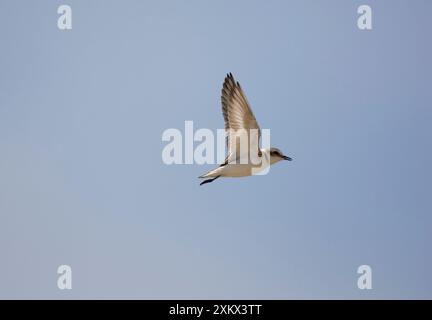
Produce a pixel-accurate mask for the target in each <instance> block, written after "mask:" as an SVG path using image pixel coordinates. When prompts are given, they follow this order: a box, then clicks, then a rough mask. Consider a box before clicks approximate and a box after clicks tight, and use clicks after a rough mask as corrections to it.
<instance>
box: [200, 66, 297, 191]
mask: <svg viewBox="0 0 432 320" xmlns="http://www.w3.org/2000/svg"><path fill="white" fill-rule="evenodd" d="M221 99H222V113H223V116H224V120H225V131H226V133H227V149H228V152H227V153H228V155H227V156H226V158H225V162H224V163H223V164H221V165H220V166H219V167H218V168H216V169H214V170H211V171H209V172H207V173H205V174H203V175H202V176H200V177H199V178H204V179H206V180H204V181H203V182H201V183H200V185H203V184H205V183H209V182H212V181H214V180H216V179H217V178H219V177H246V176H250V175H253V174H254V173H256V172H258V171H260V170H262V165H260V164H257V162H256V161H250V160H251V158H255V159H260V160H261V163H262V162H263V161H264V162H267V163H268V164H269V165H272V164H275V163H276V162H279V161H281V160H288V161H291V160H292V159H291V158H290V157H287V156H285V155H284V154H283V153H282V151H280V150H279V149H278V148H270V149H261V148H260V146H259V141H260V138H261V129H260V127H259V125H258V122H257V121H256V119H255V116H254V114H253V112H252V109H251V107H250V105H249V103H248V101H247V99H246V95H245V94H244V92H243V90H242V88H241V87H240V84H239V83H238V82H236V81H235V80H234V77H233V75H232V74H231V73H229V74H228V75H227V76H226V77H225V81H224V84H223V87H222V96H221ZM254 133H255V134H254ZM243 141H246V143H247V145H246V146H244V145H243V144H244V142H243ZM244 157H247V160H249V161H246V163H245V161H241V160H242V159H244ZM239 160H240V162H239Z"/></svg>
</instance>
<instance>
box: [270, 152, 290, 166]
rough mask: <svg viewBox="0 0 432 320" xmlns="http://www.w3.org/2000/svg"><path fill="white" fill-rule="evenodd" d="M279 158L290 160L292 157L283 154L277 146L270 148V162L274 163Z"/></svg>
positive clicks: (279, 159)
mask: <svg viewBox="0 0 432 320" xmlns="http://www.w3.org/2000/svg"><path fill="white" fill-rule="evenodd" d="M281 160H288V161H291V160H292V159H291V158H290V157H288V156H286V155H284V154H283V153H282V151H280V150H279V149H278V148H270V162H271V163H276V162H278V161H281Z"/></svg>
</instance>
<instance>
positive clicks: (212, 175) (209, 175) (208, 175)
mask: <svg viewBox="0 0 432 320" xmlns="http://www.w3.org/2000/svg"><path fill="white" fill-rule="evenodd" d="M216 170H217V169H214V170H211V171H209V172H206V173H204V174H203V175H200V176H199V177H198V178H200V179H205V178H215V177H217V176H219V175H220V173H218V172H216Z"/></svg>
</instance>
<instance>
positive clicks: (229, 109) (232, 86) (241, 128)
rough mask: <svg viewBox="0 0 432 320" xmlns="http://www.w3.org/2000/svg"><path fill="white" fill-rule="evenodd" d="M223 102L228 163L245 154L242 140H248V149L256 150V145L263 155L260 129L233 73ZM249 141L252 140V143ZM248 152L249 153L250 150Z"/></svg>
mask: <svg viewBox="0 0 432 320" xmlns="http://www.w3.org/2000/svg"><path fill="white" fill-rule="evenodd" d="M221 100H222V113H223V116H224V120H225V130H226V131H227V147H228V156H227V160H226V162H227V163H228V162H231V161H233V160H236V159H239V157H240V155H241V154H244V152H245V147H242V148H240V141H245V140H242V139H245V138H247V140H246V141H247V142H246V143H247V147H248V146H251V147H252V148H255V145H256V149H255V150H256V152H258V154H259V155H261V152H260V149H259V140H260V137H261V130H260V127H259V125H258V122H257V121H256V119H255V116H254V114H253V112H252V109H251V108H250V106H249V103H248V101H247V99H246V95H245V94H244V92H243V90H242V88H241V87H240V84H239V83H238V82H236V81H235V80H234V77H233V75H232V74H231V73H229V74H228V75H227V76H226V77H225V81H224V84H223V87H222V96H221ZM251 129H252V130H251ZM251 134H252V136H251ZM245 135H247V137H246V136H245ZM249 139H251V141H250V142H249ZM242 143H243V142H242ZM248 149H249V148H248ZM247 151H248V153H249V150H247ZM254 152H255V151H254ZM234 155H235V157H234Z"/></svg>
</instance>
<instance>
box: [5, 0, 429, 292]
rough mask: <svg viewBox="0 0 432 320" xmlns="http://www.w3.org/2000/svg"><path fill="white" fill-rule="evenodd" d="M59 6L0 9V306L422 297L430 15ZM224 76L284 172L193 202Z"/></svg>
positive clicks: (391, 5) (267, 6)
mask: <svg viewBox="0 0 432 320" xmlns="http://www.w3.org/2000/svg"><path fill="white" fill-rule="evenodd" d="M60 4H63V2H61V1H43V2H38V3H37V4H36V3H35V2H33V1H2V2H1V3H0V35H1V42H2V45H1V48H2V49H1V50H0V57H1V59H0V70H1V72H0V155H1V157H0V257H1V258H0V297H2V298H66V299H67V298H149V299H157V298H201V299H205V298H276V299H284V298H312V299H319V298H330V299H333V298H355V299H363V298H371V299H375V298H409V299H411V298H429V299H430V298H432V277H431V275H430V270H431V269H432V256H431V251H430V248H429V245H430V243H431V240H432V236H431V232H430V230H431V227H432V217H431V212H432V204H431V197H430V192H431V187H430V185H431V181H432V174H431V169H430V163H431V162H432V150H431V147H430V140H431V135H432V127H431V126H430V123H431V120H432V109H431V106H432V104H431V98H432V93H431V90H430V84H431V74H432V68H431V66H432V64H431V60H430V57H431V56H432V52H431V51H432V50H431V42H430V30H431V26H430V23H431V22H430V17H429V15H430V14H429V13H430V12H431V9H432V4H431V3H430V1H420V0H416V1H411V2H410V3H407V2H406V1H379V2H376V1H374V2H367V1H366V2H365V1H342V0H340V1H336V0H332V1H330V2H329V1H304V0H303V1H300V0H298V1H266V2H262V1H235V2H232V1H231V2H230V1H205V2H203V1H198V0H189V1H86V2H84V1H68V2H67V4H69V5H70V6H71V7H72V12H73V16H72V17H73V29H72V30H68V31H60V30H59V29H58V28H57V18H58V14H57V7H58V6H59V5H60ZM362 4H369V5H370V6H371V7H372V13H373V30H371V31H361V30H359V29H358V28H357V17H358V14H357V7H358V6H360V5H362ZM228 72H232V73H233V74H234V75H235V77H236V79H237V80H238V81H240V83H241V84H242V87H243V88H244V90H245V92H246V95H247V97H248V100H249V102H250V103H251V105H252V108H253V110H254V113H255V115H256V117H257V119H258V122H259V123H260V125H261V127H262V128H269V129H271V134H272V136H271V142H272V144H273V145H275V146H277V147H279V148H280V149H281V150H283V151H284V152H285V153H286V154H287V155H289V156H291V157H293V159H294V161H292V162H290V163H280V164H277V165H276V166H275V167H273V168H272V169H271V170H270V173H269V174H268V175H266V176H257V177H250V178H247V179H225V180H222V179H219V180H217V181H215V182H213V183H211V184H208V185H205V186H203V187H200V186H199V181H198V179H197V178H196V177H197V176H199V175H200V174H202V173H203V172H206V171H207V170H209V169H211V168H212V166H209V165H204V166H199V165H173V166H167V165H165V164H164V163H163V162H162V159H161V152H162V149H163V147H164V146H165V144H166V143H164V142H162V140H161V136H162V132H163V131H164V130H165V129H167V128H179V129H182V128H183V126H184V121H185V120H193V121H194V126H195V128H210V129H217V128H222V127H223V118H222V114H221V106H220V90H221V86H222V82H223V79H224V76H225V74H226V73H228ZM61 264H67V265H70V266H71V267H72V271H73V289H72V290H70V291H60V290H59V289H58V288H57V285H56V284H57V274H56V270H57V267H58V266H59V265H61ZM362 264H368V265H370V266H371V267H372V271H373V289H372V290H359V289H358V288H357V277H358V275H357V273H356V271H357V267H358V266H360V265H362Z"/></svg>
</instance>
